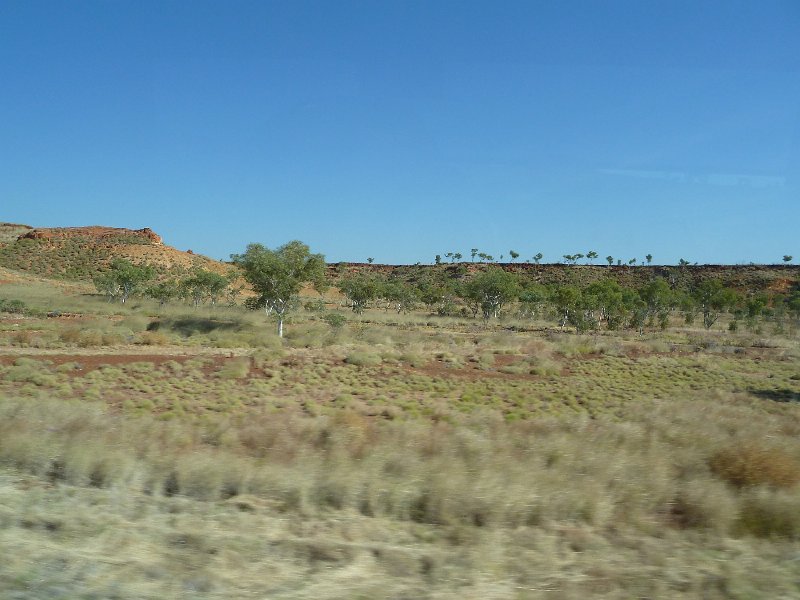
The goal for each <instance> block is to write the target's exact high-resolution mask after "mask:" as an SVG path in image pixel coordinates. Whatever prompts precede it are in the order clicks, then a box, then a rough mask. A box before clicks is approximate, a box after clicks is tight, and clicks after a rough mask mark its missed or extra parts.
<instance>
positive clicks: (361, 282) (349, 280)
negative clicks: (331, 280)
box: [339, 275, 381, 315]
mask: <svg viewBox="0 0 800 600" xmlns="http://www.w3.org/2000/svg"><path fill="white" fill-rule="evenodd" d="M339 289H340V290H341V292H342V293H343V294H344V295H345V297H346V298H347V299H348V300H349V301H350V306H351V307H352V309H353V312H354V313H358V314H359V315H360V314H362V313H363V312H364V309H365V308H366V307H367V306H368V305H369V303H370V302H372V301H373V300H375V299H376V298H377V297H378V294H379V292H380V289H381V284H380V282H379V281H378V280H377V279H375V278H374V277H370V276H368V275H354V276H351V277H345V278H342V279H341V280H340V281H339Z"/></svg>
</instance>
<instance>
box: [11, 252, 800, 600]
mask: <svg viewBox="0 0 800 600" xmlns="http://www.w3.org/2000/svg"><path fill="white" fill-rule="evenodd" d="M261 250H264V251H265V249H263V248H261V249H260V250H259V252H260V251H261ZM295 250H297V248H296V247H295ZM300 250H302V249H300ZM259 257H260V258H263V256H262V255H259ZM267 258H269V259H270V260H272V258H274V257H270V256H268V257H267ZM648 262H649V261H648ZM261 264H262V265H263V263H261ZM119 266H120V270H124V269H128V268H129V267H128V266H126V265H119ZM133 266H135V265H133ZM448 268H450V266H449V265H448V266H447V268H442V269H440V270H439V271H438V272H437V271H432V274H430V275H429V276H424V277H423V276H418V275H419V274H417V275H414V274H413V273H409V272H407V273H405V275H402V276H401V274H398V275H397V276H394V277H393V276H392V275H391V274H389V275H383V276H380V277H378V276H377V275H375V274H372V275H370V274H369V273H365V272H346V271H342V272H336V270H335V269H334V270H333V276H332V277H331V276H329V279H328V281H327V284H323V283H324V282H320V281H316V282H315V285H316V287H317V288H318V290H317V291H313V290H311V289H310V288H304V289H303V292H302V297H301V298H300V299H297V298H296V296H295V292H294V291H293V290H295V289H296V288H291V286H289V287H290V288H291V289H290V290H289V291H290V295H291V296H292V297H291V302H290V304H289V305H287V307H286V310H285V312H284V313H283V314H282V315H281V316H282V317H283V318H284V319H285V320H286V327H285V333H284V336H283V338H279V337H278V335H277V331H276V327H275V321H274V319H275V306H277V305H275V304H274V302H275V293H277V292H276V291H275V290H274V289H271V288H268V287H261V288H259V287H257V286H254V288H255V290H256V293H255V294H253V293H249V294H248V293H247V292H245V293H244V294H243V297H237V295H235V294H234V295H227V294H226V291H225V290H224V289H217V288H214V289H216V291H215V292H213V293H212V292H207V293H206V292H204V291H202V290H204V289H206V288H204V285H209V286H211V285H212V284H214V282H215V281H216V284H220V282H219V281H218V280H215V279H214V278H213V277H205V276H204V275H203V273H202V272H200V271H199V270H195V271H193V272H188V273H186V274H185V275H184V276H183V277H184V279H174V280H173V279H170V277H172V276H171V275H169V276H164V277H162V278H160V279H159V278H157V277H155V275H154V274H151V275H153V276H152V277H142V278H140V279H138V280H137V281H136V282H135V285H134V286H133V287H132V288H131V289H130V290H129V293H128V296H127V297H126V302H124V303H122V302H121V295H120V294H119V293H114V294H111V293H109V290H117V289H118V288H116V287H114V285H113V283H114V282H113V281H112V279H113V277H112V275H113V272H114V269H113V267H112V270H111V271H106V272H103V273H100V275H99V277H100V279H98V278H97V277H96V278H95V279H96V282H98V283H99V285H98V286H97V288H98V290H103V293H105V296H103V295H100V294H91V293H89V292H91V290H90V289H89V288H85V289H84V290H83V292H82V293H79V292H80V289H79V288H75V289H72V290H70V292H69V293H65V292H64V291H63V289H61V290H59V291H56V289H55V288H54V287H53V285H52V284H49V283H47V282H44V281H42V282H39V283H25V284H3V285H2V286H1V287H0V550H1V551H2V556H3V557H4V558H3V560H2V561H0V590H2V593H1V594H0V595H2V597H8V598H237V597H260V598H432V599H433V598H476V599H477V598H519V599H522V598H526V599H527V598H532V599H533V598H576V599H577V598H590V597H591V598H634V597H636V598H676V597H682V598H762V597H764V598H766V597H774V598H794V597H800V561H798V556H800V485H798V484H800V441H799V440H800V409H798V401H800V343H798V313H797V306H798V305H797V304H796V302H797V298H798V292H797V287H796V283H795V282H794V281H789V282H786V283H785V285H783V287H782V288H779V287H777V286H776V285H773V283H774V282H771V283H770V284H769V285H768V286H762V287H742V286H738V287H737V286H734V285H732V284H730V283H723V282H719V281H717V282H714V280H713V279H708V278H705V279H702V278H700V279H693V278H691V277H690V276H689V275H686V273H689V272H690V271H689V270H688V267H686V266H684V271H683V272H682V273H683V274H684V276H681V277H678V276H677V275H676V277H675V278H673V279H670V278H669V277H664V278H658V277H656V278H651V279H649V280H648V281H646V282H645V283H644V284H642V285H639V286H628V285H622V284H620V283H619V282H618V281H617V280H614V279H612V278H607V279H601V280H599V281H595V280H594V279H592V280H585V281H584V280H581V279H580V277H575V276H574V274H573V275H569V277H571V278H572V279H571V280H570V281H567V282H564V283H563V284H543V283H540V282H537V281H535V280H534V279H533V278H531V277H527V278H526V275H525V274H522V275H520V274H516V273H513V272H508V271H501V270H494V269H496V267H490V266H479V268H477V269H472V270H470V271H469V272H461V271H448V270H447V269H448ZM565 268H572V267H565ZM633 268H634V267H631V269H633ZM635 268H638V267H635ZM642 268H644V267H642ZM576 272H578V271H576ZM109 273H110V275H109ZM436 273H441V274H443V275H441V276H440V275H437V274H436ZM453 273H455V275H454V274H453ZM128 274H130V271H128ZM134 275H135V276H134V277H133V279H137V277H138V275H136V274H134ZM329 275H330V274H329ZM104 277H105V279H103V278H104ZM204 277H205V279H204ZM187 281H189V282H190V283H192V282H193V286H194V287H192V285H189V284H187V283H186V282H187ZM233 281H234V280H233V279H232V278H229V279H228V280H226V282H225V283H226V285H232V282H233ZM165 282H166V283H167V284H168V285H174V286H175V287H174V288H173V289H174V293H169V294H166V296H163V295H162V296H159V295H158V294H157V293H155V292H154V291H153V289H154V286H156V285H160V284H161V283H165ZM216 284H215V285H216ZM769 286H773V287H769ZM207 289H211V288H210V287H209V288H207ZM187 290H189V291H187ZM191 290H194V292H192V291H191ZM198 290H200V291H198ZM163 291H164V290H162V292H163ZM278 291H280V290H278ZM109 298H111V300H112V301H109ZM270 302H272V303H273V304H272V305H270ZM245 304H246V305H249V306H250V307H252V308H256V309H257V310H248V309H247V308H246V306H244V305H245ZM270 306H272V308H273V310H272V311H270V310H269V309H270ZM265 308H266V309H267V310H264V309H265ZM270 312H271V313H272V314H268V313H270Z"/></svg>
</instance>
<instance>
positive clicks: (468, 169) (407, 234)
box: [0, 0, 800, 263]
mask: <svg viewBox="0 0 800 600" xmlns="http://www.w3.org/2000/svg"><path fill="white" fill-rule="evenodd" d="M0 86H1V87H0V220H4V221H12V222H23V223H28V224H32V225H38V226H57V225H62V226H66V225H89V224H101V225H112V226H123V227H132V228H138V227H145V226H149V227H151V228H153V229H154V230H155V231H157V232H158V233H160V234H162V235H163V236H164V238H165V241H166V242H167V243H169V244H172V245H175V246H177V247H179V248H182V249H188V248H191V249H192V250H194V251H195V252H201V253H205V254H208V255H210V256H212V257H214V258H227V257H228V255H229V254H230V253H232V252H240V251H242V250H243V249H244V247H245V245H246V244H247V243H248V242H253V241H258V242H261V243H264V244H265V245H267V246H272V247H274V246H278V245H280V244H282V243H284V242H286V241H289V240H291V239H300V240H303V241H304V242H306V243H308V244H309V245H310V246H311V247H312V249H313V250H315V251H319V252H323V253H325V254H326V256H327V257H328V259H329V260H331V261H339V260H353V261H363V260H366V258H367V257H370V256H371V257H374V258H375V260H376V261H377V262H390V263H414V262H417V261H421V262H431V261H432V260H433V256H434V255H435V254H437V253H441V254H444V253H445V252H448V251H461V252H462V253H463V254H464V255H468V254H469V249H470V248H479V249H480V250H481V251H483V252H487V253H489V254H493V255H494V256H495V257H499V255H500V254H505V255H507V254H508V250H509V249H514V250H516V251H518V252H520V253H521V254H522V257H523V258H529V257H530V256H532V255H533V254H535V253H536V252H543V253H544V255H545V261H548V260H555V259H557V258H560V257H561V255H562V254H572V253H575V252H581V253H584V254H585V253H586V251H588V250H596V251H598V252H599V253H600V255H601V257H604V256H606V255H607V254H611V255H613V256H615V257H617V256H619V257H622V258H624V259H626V260H627V259H629V258H632V257H638V258H639V259H641V258H642V256H644V255H645V254H647V253H652V254H653V255H654V257H655V260H654V262H673V261H677V259H678V258H680V257H685V258H687V259H689V260H691V261H692V262H694V261H699V262H726V263H737V262H748V261H755V262H776V261H779V260H780V258H781V257H782V256H783V254H786V253H788V254H793V255H795V257H797V258H800V242H799V241H798V240H800V236H799V235H798V224H800V194H798V192H800V184H799V179H798V178H799V176H800V2H798V1H797V0H788V1H786V2H770V1H756V0H754V1H752V2H736V1H732V0H724V1H719V2H715V1H704V2H697V1H694V0H693V1H688V2H681V1H665V2H659V1H649V0H631V1H626V2H614V1H610V0H602V1H600V0H598V1H596V2H591V1H581V2H569V1H558V2H534V1H533V0H526V1H523V2H509V1H501V2H494V1H489V0H485V1H483V2H468V1H437V0H425V1H419V2H413V1H403V2H391V1H366V0H364V1H359V2H345V1H332V0H329V1H321V2H303V1H298V0H286V1H284V2H280V3H278V2H266V1H257V2H237V1H230V2H229V1H225V2H223V1H222V0H220V1H217V2H203V1H198V0H191V1H186V2H169V1H142V0H137V1H135V2H125V1H113V2H111V1H103V2H100V1H97V2H85V1H71V2H63V1H60V0H59V1H57V2H39V1H35V0H33V1H32V0H6V1H5V2H1V3H0Z"/></svg>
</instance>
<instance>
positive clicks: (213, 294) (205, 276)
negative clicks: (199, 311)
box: [180, 269, 230, 307]
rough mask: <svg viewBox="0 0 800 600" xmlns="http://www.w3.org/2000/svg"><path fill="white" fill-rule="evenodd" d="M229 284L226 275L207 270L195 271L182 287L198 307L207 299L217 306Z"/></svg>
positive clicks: (184, 281)
mask: <svg viewBox="0 0 800 600" xmlns="http://www.w3.org/2000/svg"><path fill="white" fill-rule="evenodd" d="M228 283H230V280H229V279H228V278H227V277H225V276H224V275H220V274H219V273H214V272H213V271H207V270H205V269H195V270H194V271H193V272H192V274H191V275H190V276H189V277H188V278H186V279H184V280H183V281H182V282H181V283H180V285H181V287H183V288H184V290H185V292H186V295H187V296H189V297H190V298H191V299H192V302H193V303H194V305H195V307H197V306H199V305H200V304H201V303H202V302H204V301H205V300H206V299H208V300H210V301H211V304H212V305H216V303H217V300H218V299H219V297H220V295H222V293H223V292H224V291H225V288H227V287H228Z"/></svg>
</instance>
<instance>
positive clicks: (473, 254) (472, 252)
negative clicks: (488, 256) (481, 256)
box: [469, 248, 478, 262]
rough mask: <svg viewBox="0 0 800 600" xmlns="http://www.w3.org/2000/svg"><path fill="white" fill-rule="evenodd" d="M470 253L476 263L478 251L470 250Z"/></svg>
mask: <svg viewBox="0 0 800 600" xmlns="http://www.w3.org/2000/svg"><path fill="white" fill-rule="evenodd" d="M469 253H470V254H471V255H472V262H475V256H477V254H478V249H477V248H472V250H470V251H469Z"/></svg>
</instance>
